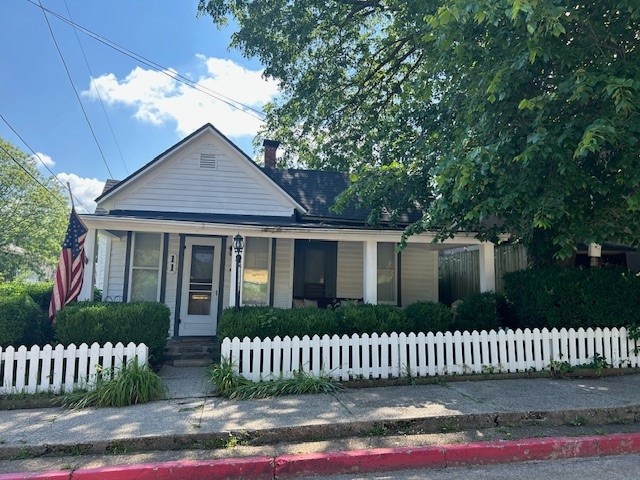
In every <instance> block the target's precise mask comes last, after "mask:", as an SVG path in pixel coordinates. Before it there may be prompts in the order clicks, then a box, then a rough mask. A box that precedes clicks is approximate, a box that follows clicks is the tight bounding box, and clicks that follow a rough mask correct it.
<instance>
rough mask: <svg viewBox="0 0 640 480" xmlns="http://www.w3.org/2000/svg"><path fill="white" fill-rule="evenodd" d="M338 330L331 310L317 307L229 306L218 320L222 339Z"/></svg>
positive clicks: (308, 333) (312, 333)
mask: <svg viewBox="0 0 640 480" xmlns="http://www.w3.org/2000/svg"><path fill="white" fill-rule="evenodd" d="M334 332H335V320H334V315H333V312H332V311H331V310H324V309H320V308H315V307H307V308H292V309H283V308H273V307H241V308H240V309H239V310H235V309H234V308H228V309H226V310H224V311H223V312H222V315H221V316H220V321H219V323H218V336H219V337H220V338H225V337H229V338H234V337H238V338H244V337H250V338H255V337H259V338H266V337H271V338H273V337H275V336H279V337H285V336H287V335H288V336H290V337H292V336H294V335H298V336H304V335H315V334H318V335H324V334H332V333H334Z"/></svg>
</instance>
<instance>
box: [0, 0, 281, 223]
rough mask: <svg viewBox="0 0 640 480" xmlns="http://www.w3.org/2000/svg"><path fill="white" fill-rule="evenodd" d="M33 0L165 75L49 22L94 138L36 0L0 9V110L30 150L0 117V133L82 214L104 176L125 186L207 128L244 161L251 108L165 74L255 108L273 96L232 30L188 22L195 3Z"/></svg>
mask: <svg viewBox="0 0 640 480" xmlns="http://www.w3.org/2000/svg"><path fill="white" fill-rule="evenodd" d="M40 1H41V2H42V5H43V6H44V7H45V8H48V9H50V10H52V11H54V12H55V13H57V14H59V15H61V16H63V17H65V18H67V19H69V18H71V19H72V20H73V22H75V23H76V24H78V25H80V26H82V27H84V28H85V29H87V30H89V31H91V32H93V33H95V34H98V35H99V36H101V37H104V38H106V39H108V40H110V41H112V42H114V43H116V44H118V45H120V46H122V47H124V48H126V49H128V50H130V51H132V52H134V53H136V54H138V55H140V56H142V57H145V58H147V59H149V60H151V61H153V62H155V63H156V64H159V65H161V66H163V67H165V68H166V69H168V70H167V71H166V72H165V73H162V72H158V71H156V70H154V69H152V68H151V67H149V66H147V65H144V64H142V63H140V62H139V61H137V60H134V59H132V58H130V57H128V56H126V55H124V54H122V53H120V52H118V51H116V50H114V49H112V48H110V47H108V46H106V45H104V44H102V43H100V42H98V41H96V40H95V39H93V38H91V37H90V36H87V35H86V34H85V33H82V32H81V31H78V30H77V29H74V28H73V27H72V26H70V25H68V24H67V23H65V22H64V21H63V20H60V19H59V18H56V16H55V15H51V14H48V15H47V17H48V19H49V22H50V24H51V28H52V29H53V33H54V36H55V39H56V41H57V43H58V46H59V48H60V50H61V52H62V54H63V57H64V60H65V62H66V64H67V67H68V69H69V73H70V75H71V78H72V80H73V83H74V85H75V87H76V89H77V91H78V94H79V96H80V99H81V101H82V105H83V107H84V109H85V111H86V114H87V116H88V118H89V121H90V124H91V127H92V129H93V131H94V133H95V137H96V138H97V142H96V140H94V137H93V134H92V133H91V129H90V128H89V125H88V123H87V121H86V120H85V117H84V114H83V112H82V109H81V107H80V103H79V102H78V99H77V97H76V94H75V93H74V90H73V88H72V86H71V83H70V82H69V79H68V77H67V74H66V72H65V67H64V64H63V62H62V60H61V59H60V55H59V54H58V52H57V50H56V47H55V45H54V41H53V39H52V36H51V33H50V32H49V27H48V26H47V23H46V21H45V18H44V15H43V12H42V10H41V9H40V8H39V7H38V5H37V4H38V0H32V1H31V2H30V1H29V0H2V1H1V2H0V62H1V65H2V71H3V74H2V75H0V114H1V115H2V116H3V117H4V118H5V119H6V121H7V122H9V124H10V125H11V127H13V129H15V130H16V132H17V133H18V134H19V135H20V136H21V137H22V138H23V139H24V140H25V141H26V143H27V144H28V146H27V145H25V144H24V143H23V142H22V141H21V140H20V138H18V136H17V135H16V134H15V133H14V132H12V131H11V129H10V127H9V126H7V124H6V123H5V122H3V121H2V120H1V119H0V137H1V138H3V139H5V140H8V141H10V142H11V143H13V144H14V145H16V146H17V147H19V148H20V149H21V150H23V151H24V152H27V153H30V150H29V147H31V148H32V149H33V150H34V151H35V152H37V153H38V154H41V155H40V156H41V158H42V159H43V161H45V162H46V163H47V164H48V166H49V168H50V169H51V170H52V171H53V172H55V173H56V174H57V175H58V177H59V178H61V179H62V180H63V181H64V182H67V181H69V182H70V183H71V186H72V190H73V192H74V195H75V196H77V197H79V198H80V199H81V201H82V203H83V204H84V205H86V206H87V208H88V209H89V210H90V211H92V209H93V208H94V204H93V203H92V202H91V200H92V199H93V198H94V197H95V196H97V194H99V193H100V190H101V188H102V184H103V182H104V181H105V180H106V179H107V178H116V179H123V178H124V177H126V176H127V175H128V174H129V173H131V172H133V171H135V170H136V169H138V168H139V167H141V166H142V165H144V164H145V163H147V162H148V161H150V160H151V159H152V158H153V157H155V156H156V155H158V154H159V153H161V152H163V151H164V150H165V149H167V148H168V147H170V146H171V145H173V144H175V143H176V142H177V141H179V140H180V139H181V138H183V137H184V136H186V135H188V134H189V133H191V132H192V131H194V130H195V129H197V128H198V127H200V126H201V125H203V124H204V123H206V122H211V123H213V124H214V125H215V126H216V127H217V128H219V129H220V130H221V131H222V132H223V133H224V134H225V135H227V136H228V137H229V138H230V139H231V140H232V141H234V142H235V143H236V144H237V145H238V146H239V147H240V148H242V149H243V150H244V151H245V152H247V153H248V154H249V155H252V154H253V150H252V144H251V142H252V140H253V137H254V136H255V134H256V132H257V129H258V128H259V126H260V122H259V121H258V120H257V119H256V118H255V113H254V114H253V115H248V114H247V113H244V112H242V111H240V110H239V109H237V108H232V107H229V106H228V105H226V104H225V103H223V102H221V101H219V100H216V99H214V98H212V97H211V95H207V94H206V93H203V92H202V91H198V90H196V89H194V88H191V87H188V86H186V85H183V84H181V83H179V82H177V81H176V79H175V76H176V74H178V75H182V76H184V77H187V78H189V79H190V80H192V81H194V82H196V83H197V84H198V85H199V86H200V89H201V90H208V91H214V92H217V93H219V94H222V95H225V96H227V97H229V98H231V99H233V100H235V101H239V102H241V103H243V104H245V105H249V106H251V107H252V108H254V109H257V110H261V108H262V105H263V104H264V103H265V102H266V101H268V100H269V99H271V98H273V96H274V95H276V94H277V88H276V86H275V83H273V82H267V81H265V80H264V79H262V77H261V73H262V67H261V65H260V64H259V62H258V61H257V60H255V59H251V60H248V59H245V58H243V57H242V56H241V55H240V53H239V52H238V51H235V50H229V49H228V45H229V38H230V35H231V34H232V32H233V26H230V27H228V28H226V29H224V30H222V31H220V30H218V29H217V28H216V26H215V25H213V22H212V21H211V19H210V18H209V17H200V18H197V17H196V13H197V3H198V2H197V0H180V1H177V0H173V1H167V0H165V1H157V0H156V1H150V0H144V1H143V0H139V1H135V0H110V1H108V2H95V1H89V0H40ZM34 3H35V4H34ZM67 9H68V11H67ZM76 32H77V34H78V38H79V40H80V41H79V42H78V39H76ZM81 47H82V48H81ZM83 50H84V55H85V56H86V62H85V59H84V57H83ZM87 63H88V67H87ZM89 72H91V74H90V73H89ZM167 73H168V75H167ZM100 100H102V102H101V101H100ZM103 105H104V108H103ZM105 111H106V115H105ZM109 123H110V124H111V126H110V125H109ZM111 130H113V134H112V132H111ZM114 137H115V139H114ZM98 145H99V147H98ZM100 151H102V152H103V154H101V153H100ZM103 155H104V160H103ZM41 169H42V171H43V173H45V174H47V175H49V172H47V171H46V170H45V169H44V167H42V168H41ZM109 170H110V171H111V173H109ZM79 210H82V208H81V207H79Z"/></svg>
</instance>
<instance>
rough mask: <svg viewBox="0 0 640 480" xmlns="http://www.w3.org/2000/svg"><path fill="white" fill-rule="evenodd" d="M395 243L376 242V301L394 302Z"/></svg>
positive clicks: (395, 292) (395, 293) (395, 289)
mask: <svg viewBox="0 0 640 480" xmlns="http://www.w3.org/2000/svg"><path fill="white" fill-rule="evenodd" d="M396 258H397V254H396V244H395V243H388V242H381V243H378V303H396V301H397V298H398V297H397V281H396Z"/></svg>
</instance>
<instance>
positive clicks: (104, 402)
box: [63, 358, 167, 408]
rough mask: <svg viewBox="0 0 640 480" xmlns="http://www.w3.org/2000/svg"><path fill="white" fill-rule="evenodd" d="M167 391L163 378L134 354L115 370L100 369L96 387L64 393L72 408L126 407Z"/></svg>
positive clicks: (160, 397)
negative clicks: (141, 362) (140, 361)
mask: <svg viewBox="0 0 640 480" xmlns="http://www.w3.org/2000/svg"><path fill="white" fill-rule="evenodd" d="M166 393H167V389H166V386H165V384H164V381H163V380H162V378H160V376H158V374H156V373H155V372H154V371H153V370H151V369H150V368H149V367H148V366H147V365H144V364H143V365H140V364H139V363H138V359H137V358H135V359H134V360H133V361H131V362H129V363H128V364H127V365H124V366H123V367H122V368H121V369H120V370H118V371H116V372H112V371H111V370H105V371H102V372H100V374H99V375H98V378H97V381H96V385H95V388H94V389H91V390H88V391H78V392H73V393H70V394H68V395H65V397H64V398H63V404H64V405H65V406H68V407H70V408H86V407H125V406H127V405H137V404H140V403H148V402H151V401H153V400H160V399H163V398H165V397H166Z"/></svg>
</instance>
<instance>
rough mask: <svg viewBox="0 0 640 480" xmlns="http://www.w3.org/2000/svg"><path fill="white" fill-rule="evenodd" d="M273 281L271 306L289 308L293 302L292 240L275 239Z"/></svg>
mask: <svg viewBox="0 0 640 480" xmlns="http://www.w3.org/2000/svg"><path fill="white" fill-rule="evenodd" d="M272 281H274V282H275V284H274V286H273V287H274V288H273V306H274V307H278V308H291V303H292V302H293V240H292V239H289V238H279V239H277V241H276V264H275V278H274V279H272Z"/></svg>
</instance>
